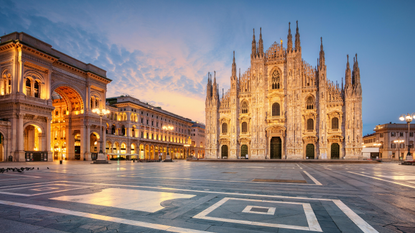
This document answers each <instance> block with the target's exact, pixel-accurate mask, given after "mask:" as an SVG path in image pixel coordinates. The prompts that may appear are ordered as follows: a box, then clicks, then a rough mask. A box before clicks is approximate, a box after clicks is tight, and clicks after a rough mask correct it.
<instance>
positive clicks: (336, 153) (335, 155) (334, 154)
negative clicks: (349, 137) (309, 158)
mask: <svg viewBox="0 0 415 233" xmlns="http://www.w3.org/2000/svg"><path fill="white" fill-rule="evenodd" d="M339 158H340V146H339V144H337V143H333V144H331V159H339Z"/></svg>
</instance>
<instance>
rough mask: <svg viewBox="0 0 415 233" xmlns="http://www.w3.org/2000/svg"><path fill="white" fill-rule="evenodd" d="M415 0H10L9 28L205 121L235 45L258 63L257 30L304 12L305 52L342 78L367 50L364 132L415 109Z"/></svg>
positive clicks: (271, 37)
mask: <svg viewBox="0 0 415 233" xmlns="http://www.w3.org/2000/svg"><path fill="white" fill-rule="evenodd" d="M414 9H415V1H399V0H398V1H380V0H376V1H305V0H304V1H226V0H225V1H172V0H171V1H138V0H134V1H126V0H120V1H108V0H100V1H77V0H71V1H60V0H58V1H45V0H39V1H29V0H19V1H11V0H0V33H3V34H8V33H11V32H15V31H18V32H21V31H23V32H26V33H28V34H30V35H32V36H34V37H36V38H38V39H40V40H43V41H45V42H47V43H49V44H51V45H52V46H53V48H55V49H57V50H59V51H62V52H64V53H66V54H68V55H70V56H72V57H74V58H76V59H79V60H81V61H83V62H85V63H92V64H94V65H97V66H98V67H101V68H103V69H105V70H107V77H108V78H110V79H112V80H113V81H112V82H111V83H110V84H109V85H108V87H107V97H113V96H119V95H123V94H124V95H125V94H128V95H130V96H134V97H136V98H138V99H140V100H141V101H144V102H148V103H150V104H153V105H155V106H161V107H162V108H163V109H166V110H168V111H171V112H173V113H176V114H179V115H181V116H184V117H187V118H190V119H192V120H195V121H199V122H204V121H205V119H204V118H205V116H204V109H205V98H206V84H207V73H208V72H213V71H216V74H217V79H218V83H219V85H220V88H221V89H222V88H225V91H226V90H227V89H228V88H229V86H230V76H231V68H232V53H233V51H235V53H236V65H237V68H238V69H239V68H241V70H242V72H244V71H246V70H247V69H248V68H249V66H250V53H251V42H252V29H253V28H255V30H256V38H257V40H258V33H259V28H260V27H262V36H263V40H264V49H265V50H266V49H267V48H269V47H270V46H271V45H272V43H273V42H274V41H279V40H280V39H282V40H283V41H284V46H285V45H286V39H287V32H288V23H289V22H291V25H292V28H291V29H292V30H293V29H294V30H293V33H294V32H295V28H294V27H295V22H296V21H297V20H298V23H299V29H300V36H301V47H302V56H303V59H304V60H305V61H306V62H307V63H309V64H310V65H312V66H316V64H317V58H318V55H319V49H320V37H323V45H324V50H325V56H326V65H327V78H328V79H329V80H332V81H334V82H336V81H337V82H339V83H340V82H341V78H342V77H344V74H345V68H346V55H347V54H349V55H350V56H351V57H352V56H353V55H354V54H356V53H357V54H358V60H359V67H360V73H361V83H362V89H363V134H369V133H372V132H373V128H374V127H375V126H376V125H377V124H384V123H389V122H399V120H398V118H399V116H400V115H401V114H404V113H412V112H415V102H414V98H413V96H414V93H413V90H414V87H415V78H414V70H413V67H412V65H411V63H412V62H413V61H412V57H413V56H414V54H415V46H414V42H413V39H414V38H415V27H414V25H415V14H413V10H414Z"/></svg>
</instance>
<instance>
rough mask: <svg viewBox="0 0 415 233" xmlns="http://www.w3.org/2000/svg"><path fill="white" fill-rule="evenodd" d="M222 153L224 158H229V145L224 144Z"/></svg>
mask: <svg viewBox="0 0 415 233" xmlns="http://www.w3.org/2000/svg"><path fill="white" fill-rule="evenodd" d="M221 154H222V159H227V158H228V146H227V145H222V147H221Z"/></svg>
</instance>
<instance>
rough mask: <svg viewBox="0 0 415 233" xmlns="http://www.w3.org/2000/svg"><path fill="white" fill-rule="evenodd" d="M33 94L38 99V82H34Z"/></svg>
mask: <svg viewBox="0 0 415 233" xmlns="http://www.w3.org/2000/svg"><path fill="white" fill-rule="evenodd" d="M34 92H35V97H36V98H40V94H39V93H40V90H39V81H35V88H34Z"/></svg>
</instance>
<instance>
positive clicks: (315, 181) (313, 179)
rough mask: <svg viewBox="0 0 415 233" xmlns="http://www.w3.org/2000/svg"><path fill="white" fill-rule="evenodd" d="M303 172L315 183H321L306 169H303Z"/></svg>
mask: <svg viewBox="0 0 415 233" xmlns="http://www.w3.org/2000/svg"><path fill="white" fill-rule="evenodd" d="M304 173H305V174H306V175H307V176H308V177H310V179H311V180H312V181H313V182H314V183H316V185H322V184H321V183H320V182H319V181H318V180H317V179H316V178H314V177H313V176H312V175H310V174H309V173H308V172H307V171H305V170H304Z"/></svg>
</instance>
